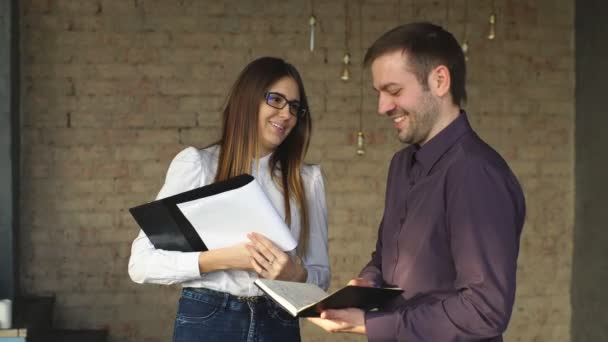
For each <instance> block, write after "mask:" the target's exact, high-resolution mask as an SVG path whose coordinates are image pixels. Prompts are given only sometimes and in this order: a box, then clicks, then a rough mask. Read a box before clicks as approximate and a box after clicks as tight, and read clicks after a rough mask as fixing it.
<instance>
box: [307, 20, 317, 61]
mask: <svg viewBox="0 0 608 342" xmlns="http://www.w3.org/2000/svg"><path fill="white" fill-rule="evenodd" d="M316 24H317V18H315V16H314V15H312V14H311V15H310V18H308V26H310V52H313V51H315V25H316Z"/></svg>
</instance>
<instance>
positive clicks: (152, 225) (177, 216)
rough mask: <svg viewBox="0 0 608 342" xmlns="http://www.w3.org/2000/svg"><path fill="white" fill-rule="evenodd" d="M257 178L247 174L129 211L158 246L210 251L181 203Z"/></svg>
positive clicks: (157, 247) (224, 190) (175, 249)
mask: <svg viewBox="0 0 608 342" xmlns="http://www.w3.org/2000/svg"><path fill="white" fill-rule="evenodd" d="M253 180H254V178H253V176H251V175H248V174H243V175H240V176H236V177H233V178H230V179H227V180H225V181H221V182H216V183H213V184H209V185H205V186H202V187H200V188H196V189H193V190H189V191H186V192H182V193H179V194H177V195H173V196H170V197H166V198H162V199H159V200H156V201H153V202H150V203H146V204H142V205H139V206H136V207H133V208H130V209H129V212H130V213H131V215H132V216H133V218H134V219H135V221H136V222H137V224H139V226H140V227H141V229H142V230H143V231H144V232H145V233H146V235H147V236H148V238H149V239H150V241H151V242H152V244H153V245H154V247H155V248H156V249H164V250H169V251H181V252H201V251H206V250H208V249H207V246H205V243H204V242H203V240H202V239H201V238H200V236H199V235H198V233H197V232H196V230H195V229H194V227H193V226H192V224H190V222H189V221H188V220H187V219H186V217H185V216H184V214H182V212H181V211H180V210H179V208H178V207H177V204H179V203H184V202H189V201H193V200H196V199H199V198H203V197H209V196H213V195H217V194H220V193H222V192H226V191H230V190H235V189H238V188H240V187H243V186H245V185H247V184H249V183H250V182H251V181H253Z"/></svg>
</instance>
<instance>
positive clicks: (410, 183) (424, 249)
mask: <svg viewBox="0 0 608 342" xmlns="http://www.w3.org/2000/svg"><path fill="white" fill-rule="evenodd" d="M385 201H386V203H385V209H384V216H383V218H382V223H381V224H380V229H379V233H378V241H377V244H376V250H375V251H374V253H372V259H371V261H370V262H369V264H368V265H367V266H366V267H365V268H364V269H363V270H362V272H361V276H362V277H364V278H367V279H370V280H372V281H374V282H375V283H377V284H382V285H387V284H390V285H396V286H399V287H401V288H403V289H404V290H405V291H404V293H403V295H402V296H401V297H399V298H398V299H396V300H394V301H393V302H391V303H390V304H389V305H388V306H387V307H385V308H383V309H382V310H379V311H370V312H366V314H365V325H366V329H367V336H368V338H369V340H370V341H373V342H376V341H407V342H416V341H437V342H456V341H479V340H482V341H502V333H503V332H504V330H505V329H506V327H507V323H508V322H509V319H510V316H511V311H512V308H513V301H514V298H515V273H516V268H517V254H518V251H519V238H520V235H521V231H522V227H523V223H524V217H525V202H524V197H523V193H522V190H521V187H520V185H519V183H518V181H517V179H516V178H515V176H514V175H513V173H512V172H511V170H510V169H509V166H508V165H507V163H506V162H505V161H504V160H503V158H502V157H501V156H500V155H499V154H498V153H497V152H496V151H494V150H493V149H492V148H491V147H490V146H488V145H487V144H486V143H484V142H483V141H482V140H481V139H480V138H479V137H478V136H477V134H475V132H473V130H472V129H471V126H470V125H469V122H468V120H467V117H466V114H465V113H464V112H461V114H460V115H459V116H458V118H457V119H456V120H454V121H453V122H452V123H451V124H450V125H449V126H448V127H446V128H445V129H444V130H442V131H441V132H440V133H439V134H437V135H436V136H435V137H433V138H432V139H431V140H429V141H428V142H427V143H426V144H424V145H423V146H422V147H420V148H419V147H418V146H414V145H412V146H409V147H407V148H405V149H403V150H401V151H399V152H397V153H396V154H395V156H394V157H393V160H392V162H391V166H390V169H389V175H388V183H387V189H386V199H385Z"/></svg>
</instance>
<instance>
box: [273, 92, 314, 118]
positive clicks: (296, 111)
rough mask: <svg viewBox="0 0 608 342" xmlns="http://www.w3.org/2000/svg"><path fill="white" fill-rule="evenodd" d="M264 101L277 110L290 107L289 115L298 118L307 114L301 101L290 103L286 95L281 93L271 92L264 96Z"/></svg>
mask: <svg viewBox="0 0 608 342" xmlns="http://www.w3.org/2000/svg"><path fill="white" fill-rule="evenodd" d="M264 99H265V100H266V104H268V105H269V106H270V107H272V108H276V109H283V108H285V106H287V105H289V113H291V115H293V116H295V117H297V118H302V117H304V116H305V115H306V113H307V110H306V108H305V107H304V106H303V105H302V104H301V103H300V101H297V100H293V101H289V100H288V99H287V98H286V97H285V95H283V94H281V93H275V92H271V91H269V92H267V93H266V94H264Z"/></svg>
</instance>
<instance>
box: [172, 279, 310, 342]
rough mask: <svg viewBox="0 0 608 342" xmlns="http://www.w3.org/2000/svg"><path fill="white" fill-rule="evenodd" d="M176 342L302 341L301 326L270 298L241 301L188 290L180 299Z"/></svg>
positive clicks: (241, 299) (207, 292) (221, 294)
mask: <svg viewBox="0 0 608 342" xmlns="http://www.w3.org/2000/svg"><path fill="white" fill-rule="evenodd" d="M173 341H174V342H198V341H221V342H231V341H239V342H240V341H247V342H273V341H277V342H278V341H281V342H283V341H300V326H299V321H298V319H297V318H294V317H292V316H291V315H290V314H289V313H287V312H286V311H284V310H283V309H281V308H280V307H279V306H277V305H276V304H275V303H274V302H273V301H272V300H271V299H269V298H268V297H266V296H257V297H237V296H233V295H231V294H228V293H224V292H217V291H213V290H209V289H205V288H185V289H183V290H182V296H181V298H180V299H179V307H178V309H177V317H176V318H175V330H174V332H173Z"/></svg>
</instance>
